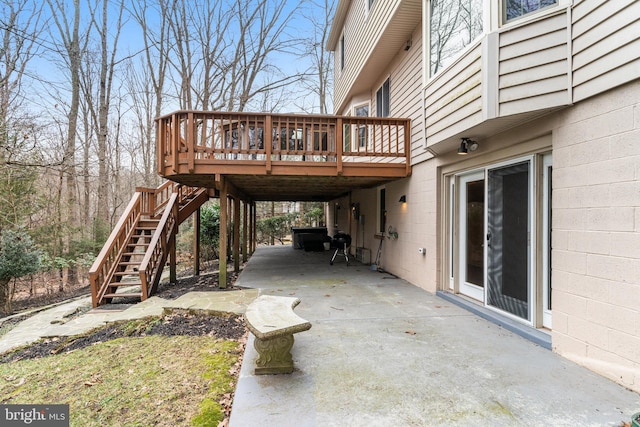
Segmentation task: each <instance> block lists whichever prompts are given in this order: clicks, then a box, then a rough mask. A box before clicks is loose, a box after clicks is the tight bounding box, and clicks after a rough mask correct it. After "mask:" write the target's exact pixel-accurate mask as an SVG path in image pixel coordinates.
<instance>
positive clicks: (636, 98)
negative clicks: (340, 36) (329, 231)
mask: <svg viewBox="0 0 640 427" xmlns="http://www.w3.org/2000/svg"><path fill="white" fill-rule="evenodd" d="M377 3H380V5H381V4H383V3H384V2H380V1H377V2H376V4H377ZM569 3H570V4H569ZM354 4H355V2H354ZM389 4H390V5H394V6H393V7H397V6H396V5H397V2H395V1H393V2H389ZM380 5H379V6H380ZM354 7H355V6H354ZM358 7H359V6H358ZM638 21H640V2H638V1H637V0H635V1H633V0H620V1H606V2H602V1H600V0H582V1H574V2H560V4H559V5H558V6H557V7H553V8H549V9H547V10H544V11H541V12H540V13H539V14H532V15H531V16H529V17H526V18H523V19H522V20H518V21H517V22H513V23H510V24H508V25H505V26H503V27H501V28H496V29H494V31H493V32H491V33H490V34H486V35H485V36H484V37H483V38H481V39H480V40H478V41H476V42H475V43H474V44H472V45H470V46H469V47H468V49H467V50H466V51H464V52H462V53H461V54H460V56H459V57H458V58H457V60H456V61H455V62H454V63H453V64H451V65H450V66H449V67H448V68H446V69H445V70H443V71H442V72H441V73H440V74H438V75H436V76H435V77H433V78H431V79H429V80H428V81H426V83H425V84H421V83H420V81H419V77H420V76H421V74H422V71H421V69H420V67H422V66H423V64H422V59H421V58H420V55H419V53H417V50H418V49H416V52H412V50H410V51H408V52H398V53H396V54H395V56H393V59H392V60H390V61H389V63H390V65H389V66H388V67H381V68H380V69H379V70H378V71H377V73H379V74H377V76H376V77H375V78H376V79H377V80H376V83H375V84H372V85H371V89H370V93H368V94H367V96H368V97H369V99H370V100H371V105H372V110H371V111H375V91H376V90H377V87H379V85H380V84H382V82H383V81H384V80H385V79H386V78H387V77H389V76H390V77H391V111H392V115H399V116H405V117H411V118H412V129H411V134H412V138H411V139H412V144H411V149H412V164H413V169H412V175H411V177H409V178H406V179H401V180H397V181H393V182H390V183H388V184H386V185H385V192H386V207H387V227H391V228H392V230H393V231H395V232H397V233H398V238H397V239H392V238H388V237H384V238H383V239H382V256H381V266H382V267H383V268H384V269H385V270H387V271H389V272H391V273H393V274H395V275H398V276H400V277H402V278H403V279H406V280H408V281H409V282H411V283H413V284H415V285H417V286H420V287H421V288H424V289H426V290H428V291H431V292H435V291H436V290H450V287H449V284H450V282H449V277H448V269H449V266H450V265H454V273H453V274H454V276H455V275H456V274H458V275H459V273H457V272H456V271H458V270H456V268H457V266H456V262H457V261H458V260H457V259H456V257H457V256H459V255H456V253H457V251H458V248H453V249H454V250H452V248H451V247H450V246H451V244H453V245H454V246H455V244H456V243H455V242H454V240H455V239H452V240H451V242H454V243H451V242H449V233H450V230H451V233H452V234H455V230H454V229H455V227H451V228H449V227H448V225H449V224H448V222H449V218H450V216H449V214H450V213H451V212H449V211H450V210H451V209H453V211H454V212H455V211H456V209H457V207H456V204H457V203H460V202H459V199H456V197H457V195H455V194H454V197H453V198H452V199H451V200H452V204H451V209H450V206H449V201H450V199H449V194H448V192H449V191H450V189H451V188H452V187H449V186H448V183H449V180H452V181H455V179H456V178H457V179H459V177H460V176H461V175H463V174H465V173H467V172H469V171H474V170H478V171H480V170H485V169H487V168H490V167H494V166H495V165H498V164H508V163H509V162H512V161H520V160H521V159H523V158H526V159H532V160H531V164H532V166H533V168H532V173H534V174H536V175H535V176H534V178H533V179H534V181H533V182H534V183H533V185H532V187H533V191H532V197H533V198H534V199H532V208H531V213H532V221H533V222H535V227H533V231H534V232H535V233H536V234H535V235H534V236H532V237H531V238H532V240H533V241H535V242H534V246H533V247H532V248H533V252H534V254H533V255H532V258H533V260H532V262H531V268H532V271H533V273H532V275H531V282H532V286H535V288H534V289H535V291H536V292H535V295H536V296H534V297H533V298H535V299H536V300H535V301H534V305H535V307H536V310H537V311H538V312H536V313H534V315H533V316H532V318H531V319H526V320H523V321H524V322H525V323H526V322H530V325H531V326H532V327H534V328H540V327H541V326H542V320H541V318H542V317H543V315H542V313H541V311H542V308H541V306H542V304H541V302H540V301H539V300H540V299H541V295H538V293H539V294H541V293H542V286H543V285H542V276H545V275H546V274H545V273H546V271H542V270H543V266H542V264H543V263H542V258H543V254H542V252H543V249H542V243H541V240H542V239H541V237H542V235H543V233H545V234H544V235H545V236H546V229H545V228H544V227H543V226H541V223H542V217H543V212H542V205H543V203H542V188H541V185H542V184H541V182H542V181H541V178H540V175H541V168H540V167H538V166H540V163H541V159H543V158H544V159H545V160H546V159H548V154H549V153H550V154H551V156H552V164H553V173H552V176H553V179H552V187H553V188H552V213H551V235H552V237H551V239H552V242H551V263H552V265H551V276H552V303H553V306H552V330H551V332H550V333H551V338H552V348H553V351H555V352H557V353H559V354H560V355H562V356H564V357H566V358H568V359H570V360H572V361H575V362H576V363H578V364H581V365H584V366H586V367H588V368H589V369H591V370H593V371H595V372H597V373H599V374H601V375H603V376H606V377H608V378H610V379H612V380H613V381H616V382H618V383H620V384H622V385H624V386H626V387H628V388H630V389H632V390H635V391H638V392H640V144H639V143H638V141H640V54H639V52H640V32H638V30H637V29H638V28H639V27H640V23H639V22H638ZM423 25H426V24H425V23H423ZM419 33H420V31H419V29H416V30H414V31H413V38H414V40H413V41H414V45H413V48H412V49H414V48H415V47H416V45H417V43H418V40H419V44H420V45H421V46H422V47H423V48H424V43H423V40H422V39H421V37H420V34H419ZM358 37H370V35H367V34H365V33H360V34H359V35H358ZM368 43H373V39H369V41H368ZM372 45H373V44H372ZM367 54H368V53H367ZM390 58H391V56H390ZM362 61H365V60H364V59H363V60H362ZM360 77H361V76H359V75H358V72H355V74H354V75H353V76H352V77H350V79H351V80H350V83H348V84H347V83H344V82H340V84H343V83H344V84H346V85H347V86H345V87H341V88H340V89H339V91H341V93H342V94H343V95H341V96H347V95H346V94H347V93H349V90H350V89H351V86H350V85H353V84H354V82H355V81H356V80H358V79H359V78H360ZM368 78H369V77H367V79H368ZM422 117H424V121H423V119H422ZM416 123H418V124H416ZM423 124H424V126H423V127H422V129H420V127H421V126H422V125H423ZM462 136H466V137H474V139H476V140H477V141H478V142H479V146H480V148H479V149H478V151H477V152H474V153H470V154H469V155H468V156H458V155H457V154H456V147H457V146H458V144H459V143H460V140H459V138H460V137H462ZM425 139H426V147H425V144H424V140H425ZM430 151H433V152H435V153H437V157H433V156H432V155H431V154H430ZM455 191H456V190H453V192H454V193H455ZM402 195H406V199H407V202H406V203H405V204H401V203H399V201H398V200H399V198H400V196H402ZM376 197H377V189H366V190H357V191H353V192H352V194H351V195H350V196H349V198H345V199H343V200H342V201H341V203H343V204H348V203H352V202H358V203H360V208H361V213H362V214H363V215H364V216H365V219H366V221H364V224H361V225H360V228H358V226H357V225H356V223H355V221H354V219H353V218H344V219H341V221H342V220H344V221H345V223H344V224H341V225H340V228H342V229H349V230H350V232H351V233H352V234H354V233H355V234H357V235H358V236H360V237H359V243H358V244H359V245H363V246H364V247H366V248H369V249H370V250H371V261H372V262H374V261H375V257H376V252H377V248H378V244H379V242H380V240H379V239H376V238H374V235H375V233H376V215H377V205H376V203H377V201H376ZM458 232H459V230H458ZM418 248H426V254H424V255H423V254H420V253H419V252H418ZM545 248H546V246H545ZM459 280H460V278H459V277H454V278H453V282H456V281H459ZM458 285H459V282H456V283H455V284H454V287H453V288H452V289H453V290H455V289H456V286H458Z"/></svg>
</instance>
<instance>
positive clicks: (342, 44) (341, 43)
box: [340, 34, 344, 70]
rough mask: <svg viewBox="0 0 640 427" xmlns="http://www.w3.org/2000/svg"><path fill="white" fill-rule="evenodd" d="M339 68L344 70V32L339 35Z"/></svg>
mask: <svg viewBox="0 0 640 427" xmlns="http://www.w3.org/2000/svg"><path fill="white" fill-rule="evenodd" d="M340 69H341V70H344V34H343V35H342V36H340Z"/></svg>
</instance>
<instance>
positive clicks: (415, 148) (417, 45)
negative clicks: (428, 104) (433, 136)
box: [372, 26, 425, 163]
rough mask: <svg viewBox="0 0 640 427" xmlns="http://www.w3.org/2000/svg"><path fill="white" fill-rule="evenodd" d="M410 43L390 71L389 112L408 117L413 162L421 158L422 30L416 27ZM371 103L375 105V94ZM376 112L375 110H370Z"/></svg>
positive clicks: (422, 125)
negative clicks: (409, 120) (397, 63)
mask: <svg viewBox="0 0 640 427" xmlns="http://www.w3.org/2000/svg"><path fill="white" fill-rule="evenodd" d="M412 39H413V44H412V46H411V49H409V50H408V51H406V52H405V51H401V52H400V53H399V54H398V56H399V57H400V58H401V62H400V63H399V65H398V66H397V67H395V69H394V70H393V72H392V73H391V80H390V82H391V98H390V102H391V105H390V115H391V116H392V117H408V118H410V119H411V146H410V149H411V153H412V156H411V157H412V162H413V163H416V162H418V161H420V159H421V156H423V155H424V154H425V150H424V143H423V141H424V123H423V120H422V106H423V102H422V96H421V93H422V29H421V27H420V26H418V27H417V28H416V30H415V31H414V33H413V36H412ZM372 101H373V102H372V105H374V107H375V93H374V94H373V100H372ZM373 111H374V112H375V110H373Z"/></svg>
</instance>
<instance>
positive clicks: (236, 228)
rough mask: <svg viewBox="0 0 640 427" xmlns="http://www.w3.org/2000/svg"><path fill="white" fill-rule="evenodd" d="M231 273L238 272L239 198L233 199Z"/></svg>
mask: <svg viewBox="0 0 640 427" xmlns="http://www.w3.org/2000/svg"><path fill="white" fill-rule="evenodd" d="M233 271H235V272H236V273H238V272H240V198H239V197H238V196H235V197H234V198H233Z"/></svg>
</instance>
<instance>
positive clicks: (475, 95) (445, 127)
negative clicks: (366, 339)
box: [425, 44, 483, 146]
mask: <svg viewBox="0 0 640 427" xmlns="http://www.w3.org/2000/svg"><path fill="white" fill-rule="evenodd" d="M425 100H426V101H425V116H426V137H427V145H428V146H429V145H433V144H435V143H437V142H439V141H442V140H443V139H446V138H448V137H450V136H452V135H454V134H456V133H458V132H461V131H462V130H464V129H468V128H470V127H473V126H475V125H477V124H478V123H480V122H482V120H483V116H482V46H481V45H480V44H477V45H476V46H475V47H474V48H471V49H470V50H469V51H467V52H466V54H465V55H464V56H463V57H461V58H460V60H458V61H457V62H456V63H455V64H454V65H453V66H452V67H451V68H449V69H448V70H447V71H445V72H443V73H442V74H441V75H439V76H437V77H436V78H434V79H433V80H432V81H431V82H430V83H429V85H428V86H427V88H426V91H425Z"/></svg>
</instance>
